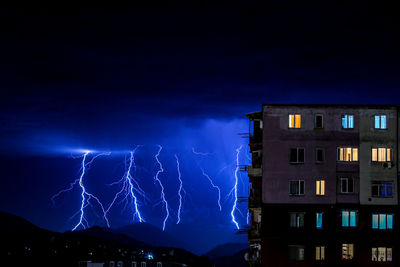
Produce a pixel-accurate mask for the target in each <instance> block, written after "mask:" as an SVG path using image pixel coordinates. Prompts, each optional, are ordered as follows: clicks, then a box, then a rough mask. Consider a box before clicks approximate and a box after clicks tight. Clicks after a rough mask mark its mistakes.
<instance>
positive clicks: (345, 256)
mask: <svg viewBox="0 0 400 267" xmlns="http://www.w3.org/2000/svg"><path fill="white" fill-rule="evenodd" d="M345 247H347V254H344V248H345ZM350 248H351V253H349V251H350ZM341 251H342V253H341V254H342V257H341V258H342V260H343V261H351V260H353V259H354V243H342V249H341ZM350 254H351V255H350ZM349 256H350V258H347V257H349Z"/></svg>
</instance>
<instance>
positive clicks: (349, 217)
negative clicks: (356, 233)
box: [342, 210, 357, 227]
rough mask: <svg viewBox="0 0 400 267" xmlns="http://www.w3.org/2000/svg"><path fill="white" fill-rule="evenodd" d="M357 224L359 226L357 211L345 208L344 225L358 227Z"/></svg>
mask: <svg viewBox="0 0 400 267" xmlns="http://www.w3.org/2000/svg"><path fill="white" fill-rule="evenodd" d="M356 226H357V211H355V210H343V211H342V227H356Z"/></svg>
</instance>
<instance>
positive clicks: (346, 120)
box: [342, 115, 354, 129]
mask: <svg viewBox="0 0 400 267" xmlns="http://www.w3.org/2000/svg"><path fill="white" fill-rule="evenodd" d="M342 128H343V129H353V128H354V116H353V115H343V116H342Z"/></svg>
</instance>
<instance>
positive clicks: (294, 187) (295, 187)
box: [289, 180, 304, 196]
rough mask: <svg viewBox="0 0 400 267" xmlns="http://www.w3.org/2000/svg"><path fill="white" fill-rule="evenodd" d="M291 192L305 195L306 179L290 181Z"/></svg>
mask: <svg viewBox="0 0 400 267" xmlns="http://www.w3.org/2000/svg"><path fill="white" fill-rule="evenodd" d="M289 194H290V195H293V196H300V195H304V180H296V181H290V182H289Z"/></svg>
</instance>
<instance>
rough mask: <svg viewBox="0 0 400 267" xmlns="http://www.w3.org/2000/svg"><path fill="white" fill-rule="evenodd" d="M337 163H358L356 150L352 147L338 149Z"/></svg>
mask: <svg viewBox="0 0 400 267" xmlns="http://www.w3.org/2000/svg"><path fill="white" fill-rule="evenodd" d="M337 160H338V161H358V148H354V147H338V148H337Z"/></svg>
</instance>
